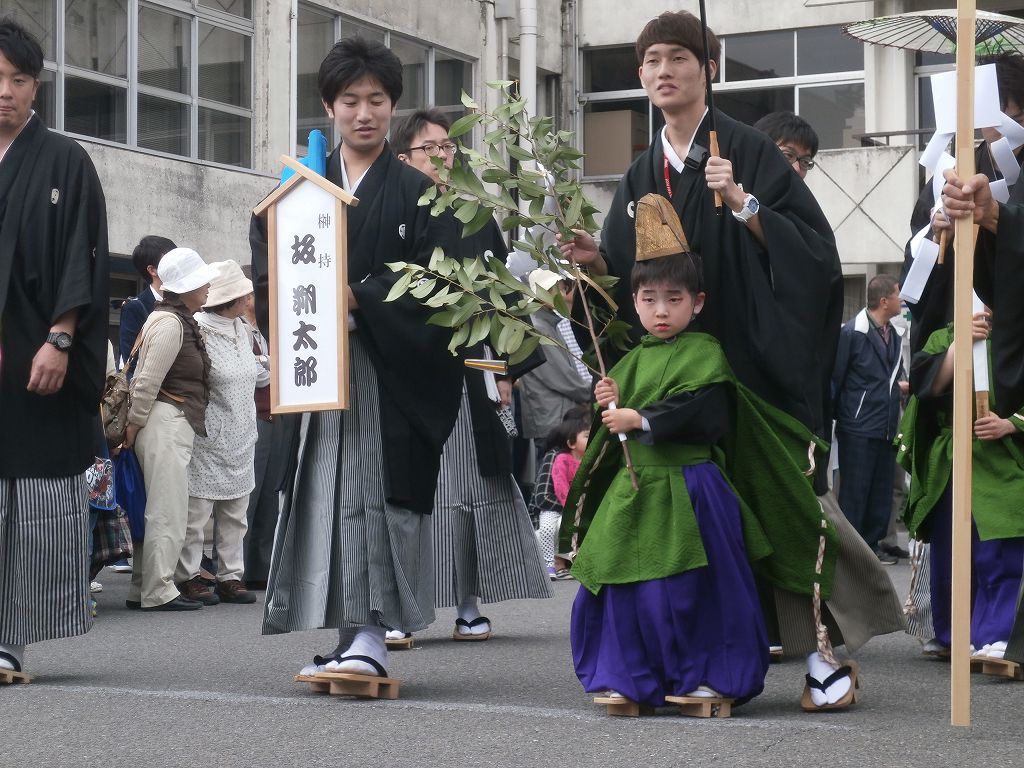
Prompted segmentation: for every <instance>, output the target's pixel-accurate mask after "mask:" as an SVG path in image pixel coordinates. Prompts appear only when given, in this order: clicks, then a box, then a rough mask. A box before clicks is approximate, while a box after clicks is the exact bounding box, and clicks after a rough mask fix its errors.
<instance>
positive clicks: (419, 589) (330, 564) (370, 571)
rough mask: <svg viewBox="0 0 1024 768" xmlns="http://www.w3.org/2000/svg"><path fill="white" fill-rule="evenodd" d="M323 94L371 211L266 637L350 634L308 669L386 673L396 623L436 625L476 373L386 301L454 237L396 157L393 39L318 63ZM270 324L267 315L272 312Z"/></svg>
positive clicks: (361, 217) (418, 180)
mask: <svg viewBox="0 0 1024 768" xmlns="http://www.w3.org/2000/svg"><path fill="white" fill-rule="evenodd" d="M318 86H319V89H320V97H321V99H322V101H323V103H324V108H325V110H326V111H327V114H328V116H329V117H330V118H331V119H332V120H333V122H334V125H335V128H336V129H337V131H338V133H339V134H340V135H341V137H342V143H341V145H340V146H338V147H337V148H336V149H335V150H334V151H333V152H332V153H331V155H330V156H329V157H328V158H327V178H328V180H330V181H331V182H333V183H334V184H336V185H337V186H339V187H342V188H344V189H345V190H347V191H349V192H351V193H352V194H353V195H355V196H356V197H357V198H358V199H359V204H358V205H357V206H355V207H351V208H349V210H348V251H347V258H348V279H349V286H348V306H349V310H350V312H349V316H348V317H347V318H339V323H341V324H343V327H344V324H347V328H348V333H349V351H350V359H349V375H350V401H351V402H350V408H349V410H347V411H344V412H341V411H323V412H319V413H313V414H309V415H308V416H304V417H303V419H302V428H301V443H300V446H299V451H298V457H297V471H296V473H295V475H294V480H293V481H291V482H290V487H289V488H288V492H287V493H286V494H285V498H284V504H283V511H282V519H281V520H280V522H279V524H278V528H277V536H276V540H275V544H274V555H273V560H272V563H271V571H270V577H269V579H268V584H267V601H266V604H267V607H266V614H265V622H264V632H266V633H276V632H289V631H293V630H303V629H311V628H314V627H333V628H336V629H338V631H339V639H338V645H337V648H336V649H335V650H334V651H333V652H332V653H330V654H328V655H327V656H317V657H315V659H314V662H313V664H311V665H307V666H306V667H304V668H303V669H302V674H313V673H315V672H317V671H321V670H323V669H325V668H326V669H327V670H329V671H332V672H340V673H358V674H369V675H380V676H386V669H385V666H384V665H385V663H386V660H387V655H386V650H385V645H384V632H385V630H384V626H385V625H387V626H391V627H395V628H398V629H402V630H404V631H413V630H419V629H423V628H425V627H426V626H427V625H429V624H430V623H431V622H432V621H433V618H434V610H433V609H434V606H433V602H434V600H433V596H434V595H433V589H432V587H433V582H432V580H433V562H432V561H433V558H432V556H431V535H430V533H431V531H430V526H431V523H430V518H429V517H428V515H429V514H430V512H431V510H432V507H433V500H434V490H435V487H436V483H437V473H438V467H439V464H440V458H441V450H442V447H443V445H444V441H445V439H446V438H447V437H448V433H449V432H450V431H451V428H452V425H453V424H454V422H455V417H456V414H457V412H458V405H459V392H460V379H461V375H462V370H461V368H460V366H459V364H458V360H457V359H456V358H454V357H452V355H451V354H450V353H449V352H448V351H447V343H448V340H449V338H450V335H449V332H448V331H447V330H445V329H442V328H438V327H436V326H428V325H426V318H427V316H428V314H427V310H426V309H425V308H424V307H423V306H422V305H421V304H420V303H419V302H418V301H417V300H416V299H415V298H413V297H412V296H405V297H403V298H402V299H399V300H398V301H394V302H385V301H384V299H385V297H386V296H387V295H388V293H389V291H390V290H391V288H392V286H393V285H394V283H395V281H396V280H398V278H399V277H400V275H399V274H398V273H395V272H392V271H391V269H390V268H388V267H387V264H388V263H390V262H395V261H405V262H416V263H419V264H423V265H426V264H427V262H428V261H429V259H430V255H431V253H432V251H433V249H434V247H435V246H438V245H441V246H444V245H445V244H446V243H447V242H448V241H449V240H450V238H451V234H450V232H449V230H448V228H447V225H446V220H444V219H435V218H432V217H431V216H430V209H429V208H427V207H420V206H419V205H417V203H418V200H419V197H420V195H422V194H423V192H424V190H426V188H427V187H428V186H429V185H430V183H431V182H430V179H428V178H427V177H426V176H424V175H423V174H421V173H420V172H419V171H416V170H415V169H413V168H410V167H409V166H407V165H406V164H405V163H403V162H402V161H401V160H399V159H398V158H396V157H395V156H394V154H393V153H392V152H391V151H390V150H389V148H388V144H387V141H386V138H385V137H386V135H387V131H388V128H389V126H390V122H391V116H392V114H393V112H394V109H395V105H396V104H397V103H398V99H399V98H400V96H401V94H402V65H401V62H400V61H399V60H398V58H397V57H396V56H395V55H394V53H392V52H391V51H390V50H388V49H387V48H385V47H384V46H383V45H381V44H379V43H375V42H369V41H366V40H363V39H361V38H349V39H346V40H342V41H341V42H339V43H337V44H336V45H335V46H334V48H333V49H332V50H331V52H330V53H328V55H327V57H326V58H325V59H324V61H323V63H322V64H321V66H320V72H319V76H318ZM264 232H265V230H264V229H263V223H262V222H258V221H257V222H254V231H253V232H252V233H251V236H250V240H251V241H252V243H253V277H254V280H255V284H256V287H257V297H258V299H259V301H258V312H259V311H262V312H265V308H266V306H267V304H266V301H267V296H266V293H264V292H263V291H265V287H264V286H266V284H267V253H266V236H265V234H264ZM261 322H263V320H262V318H261Z"/></svg>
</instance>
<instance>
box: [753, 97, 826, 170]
mask: <svg viewBox="0 0 1024 768" xmlns="http://www.w3.org/2000/svg"><path fill="white" fill-rule="evenodd" d="M754 128H756V129H757V130H759V131H761V132H762V133H765V134H767V135H768V138H769V139H771V140H772V141H774V142H775V145H776V146H777V147H778V148H779V149H780V150H781V151H782V156H783V157H785V158H786V162H787V163H789V164H790V165H791V166H792V167H793V171H794V172H795V173H796V175H797V176H799V177H800V178H801V179H806V178H807V172H808V171H809V170H811V169H812V168H814V156H815V155H817V154H818V134H817V132H816V131H815V130H814V128H812V127H811V124H810V123H808V122H807V121H806V120H804V119H803V118H802V117H800V116H799V115H794V114H793V113H792V112H771V113H769V114H767V115H765V116H764V117H762V118H761V119H760V120H758V121H757V122H756V123H754Z"/></svg>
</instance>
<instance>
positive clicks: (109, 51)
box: [5, 0, 253, 168]
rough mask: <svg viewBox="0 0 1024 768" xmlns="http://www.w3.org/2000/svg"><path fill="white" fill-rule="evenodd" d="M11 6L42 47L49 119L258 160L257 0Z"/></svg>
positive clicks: (215, 156) (91, 132) (159, 145)
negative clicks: (254, 3)
mask: <svg viewBox="0 0 1024 768" xmlns="http://www.w3.org/2000/svg"><path fill="white" fill-rule="evenodd" d="M61 11H62V12H63V24H58V23H56V20H57V19H58V18H59V17H60V14H61ZM5 12H8V13H10V14H11V15H12V16H14V18H16V19H18V20H19V21H20V22H21V23H23V24H25V25H26V27H27V28H28V29H29V31H31V32H32V33H33V34H35V35H36V36H37V37H38V38H39V40H40V42H41V43H42V45H43V51H44V56H45V63H44V71H43V73H42V74H41V76H40V81H41V86H40V91H39V95H38V96H37V97H36V105H35V108H36V111H37V112H38V113H39V115H40V117H41V118H42V119H43V120H44V122H46V124H47V125H48V126H49V127H51V128H53V129H55V130H58V131H64V132H66V133H71V134H75V135H78V136H83V137H87V138H92V139H99V140H102V141H109V142H114V143H118V144H126V145H128V146H131V147H139V148H142V149H146V150H151V151H154V152H161V153H164V154H168V155H177V156H180V157H186V158H191V159H196V160H205V161H209V162H214V163H219V164H222V165H233V166H241V167H245V168H248V167H251V166H252V77H253V66H252V34H253V25H252V21H251V18H252V0H200V1H199V2H198V3H197V4H194V5H192V6H191V7H190V6H189V5H186V4H182V3H180V2H175V1H174V0H153V1H152V2H148V1H144V0H27V1H26V2H20V3H18V4H17V5H16V6H15V7H14V8H12V9H11V10H10V11H5Z"/></svg>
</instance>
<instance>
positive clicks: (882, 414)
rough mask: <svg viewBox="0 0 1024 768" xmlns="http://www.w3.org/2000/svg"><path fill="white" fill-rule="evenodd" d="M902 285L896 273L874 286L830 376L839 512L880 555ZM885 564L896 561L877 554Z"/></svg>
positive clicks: (898, 369)
mask: <svg viewBox="0 0 1024 768" xmlns="http://www.w3.org/2000/svg"><path fill="white" fill-rule="evenodd" d="M899 313H900V289H899V284H898V283H897V281H896V278H894V277H893V276H891V275H877V276H876V277H874V278H872V279H871V281H870V282H869V283H868V305H867V307H866V308H865V309H862V310H861V311H860V312H859V313H858V314H857V316H856V317H854V318H853V319H852V320H850V321H849V322H848V323H846V325H844V326H843V329H842V331H841V332H840V335H839V349H838V350H837V353H836V363H835V368H834V369H833V372H832V396H833V399H834V406H835V409H834V413H835V418H836V438H837V442H838V450H839V477H840V480H839V483H840V484H839V506H840V507H841V508H842V510H843V513H844V514H845V515H846V517H847V519H849V521H850V523H851V525H853V527H854V528H856V529H857V532H858V533H860V535H861V536H862V537H863V538H864V541H866V542H867V544H868V546H870V547H871V548H872V549H874V550H875V551H876V553H878V552H879V550H878V542H879V540H880V539H882V538H883V537H884V536H885V533H886V529H887V527H888V523H889V515H890V513H891V509H892V484H893V473H894V472H895V468H896V462H895V453H894V450H893V447H892V441H893V438H894V437H895V436H896V426H897V423H898V421H899V415H900V394H901V393H900V385H899V381H900V379H902V378H904V370H903V360H902V357H901V356H900V344H901V340H900V333H901V332H900V331H899V330H898V329H897V328H896V327H895V326H893V325H892V323H890V322H889V321H890V320H891V319H892V318H894V317H896V316H897V315H898V314H899ZM879 559H880V560H882V562H883V563H886V564H891V563H892V562H894V559H893V558H891V557H888V556H885V555H883V554H880V555H879Z"/></svg>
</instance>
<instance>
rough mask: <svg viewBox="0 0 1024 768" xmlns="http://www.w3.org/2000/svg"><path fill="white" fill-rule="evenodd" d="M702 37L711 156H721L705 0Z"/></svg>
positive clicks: (717, 206) (718, 206) (719, 199)
mask: <svg viewBox="0 0 1024 768" xmlns="http://www.w3.org/2000/svg"><path fill="white" fill-rule="evenodd" d="M700 39H701V42H702V43H703V44H704V82H705V85H706V86H707V104H708V127H709V129H710V133H709V141H710V144H711V147H710V149H711V156H712V157H719V153H718V130H717V129H716V128H715V95H714V93H713V92H712V91H711V55H710V54H709V53H708V13H707V10H705V8H704V0H700ZM721 212H722V193H721V192H719V191H718V190H717V189H716V190H715V213H721Z"/></svg>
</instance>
